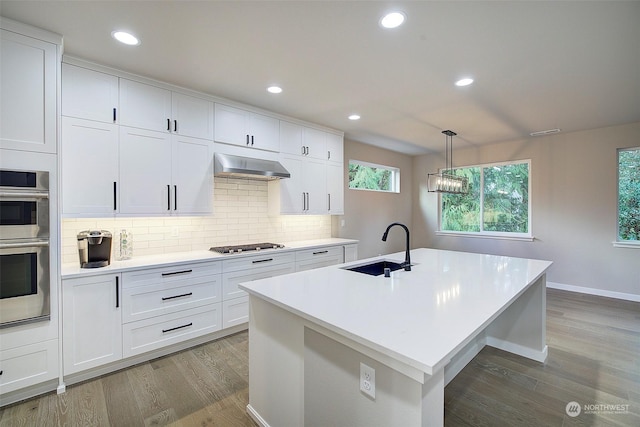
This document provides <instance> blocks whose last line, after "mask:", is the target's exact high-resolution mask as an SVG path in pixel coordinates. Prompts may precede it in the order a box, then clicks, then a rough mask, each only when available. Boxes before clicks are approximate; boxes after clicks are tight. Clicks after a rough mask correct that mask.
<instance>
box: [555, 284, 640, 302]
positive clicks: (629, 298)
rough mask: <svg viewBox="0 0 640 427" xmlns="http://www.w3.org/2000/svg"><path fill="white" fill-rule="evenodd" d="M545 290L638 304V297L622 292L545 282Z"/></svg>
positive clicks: (639, 298)
mask: <svg viewBox="0 0 640 427" xmlns="http://www.w3.org/2000/svg"><path fill="white" fill-rule="evenodd" d="M547 288H551V289H560V290H562V291H569V292H578V293H581V294H588V295H597V296H600V297H607V298H615V299H622V300H626V301H634V302H640V295H637V294H626V293H624V292H614V291H605V290H603V289H594V288H585V287H582V286H574V285H565V284H564V283H556V282H549V281H547Z"/></svg>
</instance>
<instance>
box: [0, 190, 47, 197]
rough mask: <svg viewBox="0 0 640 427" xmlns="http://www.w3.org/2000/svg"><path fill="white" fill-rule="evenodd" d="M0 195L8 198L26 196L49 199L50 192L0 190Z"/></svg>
mask: <svg viewBox="0 0 640 427" xmlns="http://www.w3.org/2000/svg"><path fill="white" fill-rule="evenodd" d="M0 197H6V198H14V199H15V198H18V197H22V198H26V199H48V198H49V192H47V191H20V192H18V191H0Z"/></svg>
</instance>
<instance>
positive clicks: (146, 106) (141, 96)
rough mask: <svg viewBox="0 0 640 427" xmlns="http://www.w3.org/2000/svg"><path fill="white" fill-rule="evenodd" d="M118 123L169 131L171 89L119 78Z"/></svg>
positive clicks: (171, 126)
mask: <svg viewBox="0 0 640 427" xmlns="http://www.w3.org/2000/svg"><path fill="white" fill-rule="evenodd" d="M120 124H121V125H124V126H130V127H135V128H140V129H147V130H155V131H160V132H162V131H164V132H169V131H171V129H173V123H172V122H171V91H169V90H166V89H161V88H159V87H155V86H151V85H148V84H144V83H138V82H134V81H131V80H127V79H120Z"/></svg>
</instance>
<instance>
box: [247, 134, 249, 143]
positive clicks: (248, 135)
mask: <svg viewBox="0 0 640 427" xmlns="http://www.w3.org/2000/svg"><path fill="white" fill-rule="evenodd" d="M247 145H249V135H247Z"/></svg>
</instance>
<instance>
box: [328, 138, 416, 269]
mask: <svg viewBox="0 0 640 427" xmlns="http://www.w3.org/2000/svg"><path fill="white" fill-rule="evenodd" d="M349 160H360V161H364V162H369V163H375V164H379V165H385V166H392V167H396V168H399V169H400V193H385V192H379V191H364V190H350V189H349V188H348V187H349ZM344 162H345V167H344V169H345V170H344V186H345V190H344V212H345V214H344V215H340V216H334V217H333V220H332V227H333V233H332V234H333V236H334V237H343V238H349V239H357V240H359V241H360V242H359V245H358V257H359V258H369V257H372V256H377V255H379V254H388V253H393V252H400V251H404V249H405V233H404V231H403V230H402V229H401V228H399V227H394V228H393V229H392V230H391V231H390V233H389V238H388V239H387V242H383V241H382V234H383V233H384V230H385V229H386V228H387V226H388V225H389V224H391V223H393V222H400V223H403V224H405V225H406V226H407V227H409V228H411V220H412V209H411V199H412V195H413V191H412V187H413V182H412V180H413V179H412V176H413V173H412V160H411V157H410V156H407V155H404V154H400V153H396V152H393V151H389V150H384V149H381V148H378V147H374V146H371V145H366V144H362V143H359V142H355V141H349V140H345V142H344ZM342 221H344V224H345V225H344V226H342ZM411 240H412V242H413V241H414V239H413V237H412V239H411ZM413 246H414V247H415V245H413Z"/></svg>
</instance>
